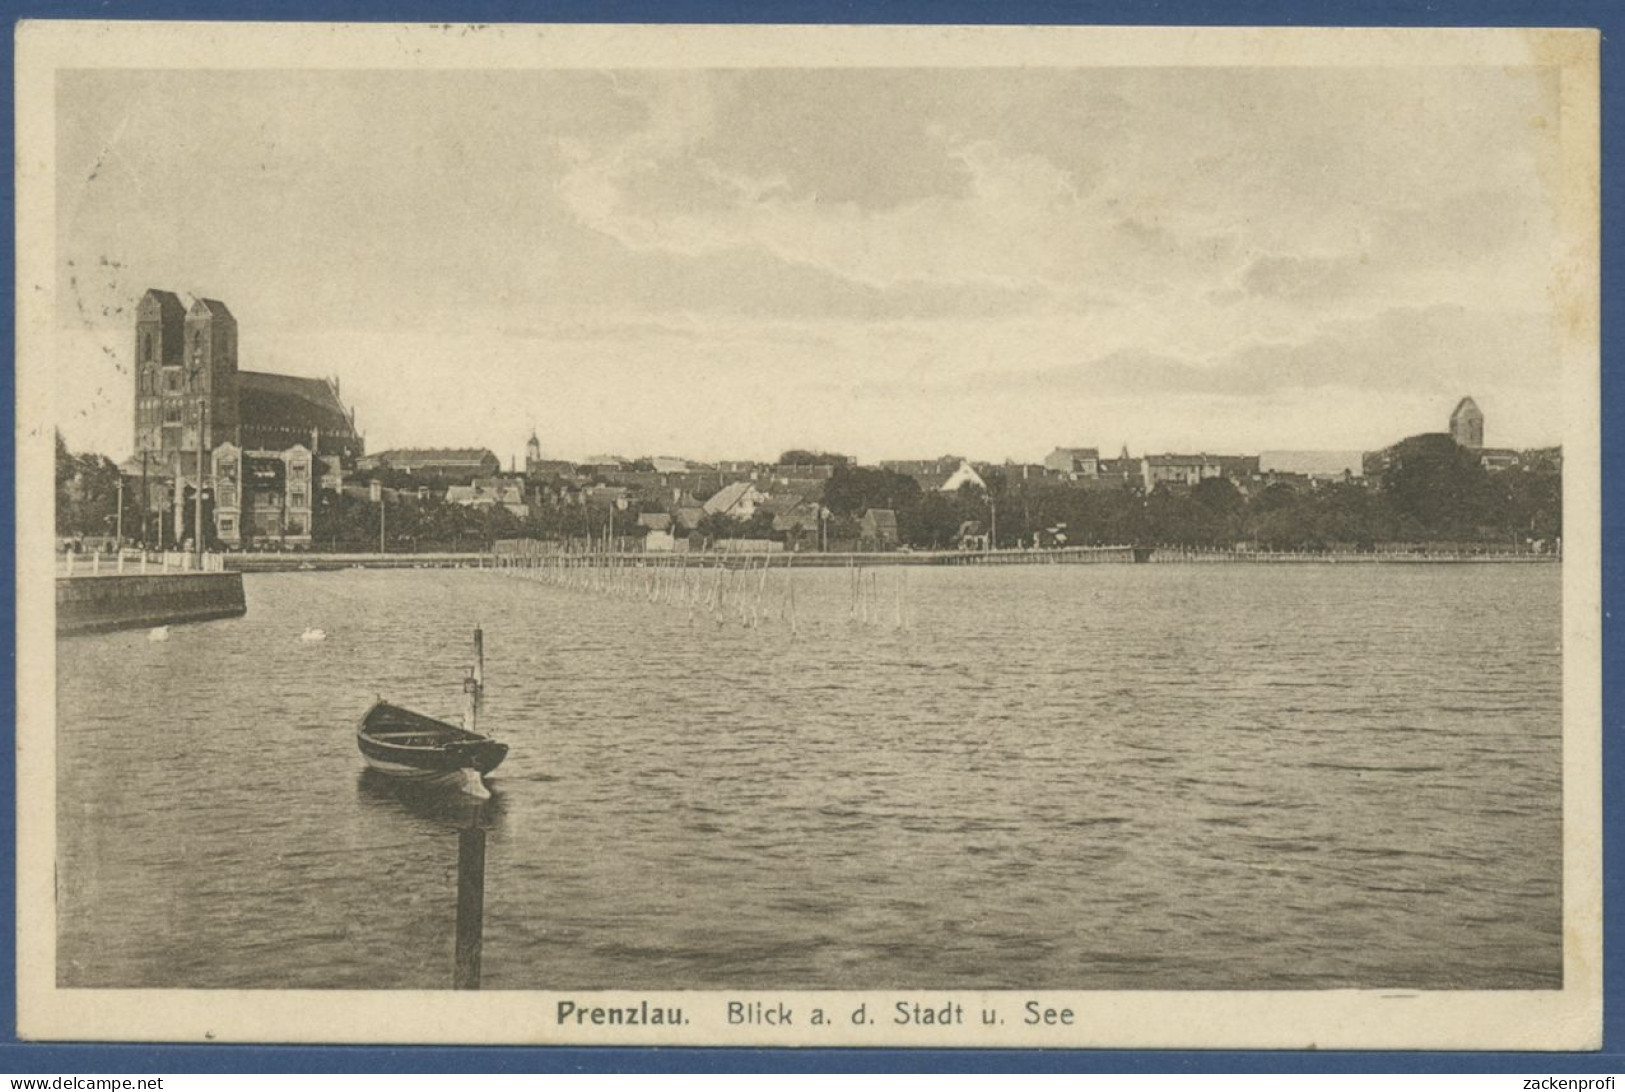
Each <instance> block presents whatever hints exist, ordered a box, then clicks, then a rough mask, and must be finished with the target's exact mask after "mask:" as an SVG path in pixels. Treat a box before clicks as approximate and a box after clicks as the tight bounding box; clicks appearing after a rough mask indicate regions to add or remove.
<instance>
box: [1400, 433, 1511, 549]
mask: <svg viewBox="0 0 1625 1092" xmlns="http://www.w3.org/2000/svg"><path fill="white" fill-rule="evenodd" d="M1489 485H1490V483H1489V472H1488V471H1486V470H1485V469H1484V467H1483V466H1482V465H1481V464H1480V463H1479V461H1478V457H1477V456H1476V455H1475V454H1473V453H1472V452H1471V451H1468V450H1467V449H1465V448H1463V447H1461V446H1460V445H1458V444H1457V443H1456V441H1455V440H1453V439H1451V438H1450V437H1449V436H1446V435H1444V434H1442V433H1427V434H1424V435H1421V436H1412V437H1410V438H1409V439H1406V440H1401V441H1400V442H1399V444H1398V445H1396V447H1395V449H1394V454H1393V458H1392V459H1391V460H1390V463H1389V466H1388V469H1387V471H1386V472H1384V474H1383V478H1382V491H1383V496H1384V497H1386V498H1387V503H1388V506H1389V508H1390V509H1391V510H1392V511H1393V513H1394V515H1395V516H1397V517H1399V518H1400V519H1405V520H1410V521H1413V522H1414V523H1415V524H1416V525H1417V526H1419V527H1421V528H1422V529H1423V530H1424V532H1425V533H1428V534H1429V535H1431V536H1437V537H1447V538H1459V537H1469V536H1474V535H1475V532H1476V531H1477V530H1478V529H1479V527H1480V525H1482V524H1484V523H1486V522H1489V523H1494V522H1496V518H1495V517H1496V515H1497V513H1494V512H1493V504H1492V502H1491V495H1492V491H1491V489H1490V488H1489Z"/></svg>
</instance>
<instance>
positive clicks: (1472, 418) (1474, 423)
mask: <svg viewBox="0 0 1625 1092" xmlns="http://www.w3.org/2000/svg"><path fill="white" fill-rule="evenodd" d="M1450 438H1451V439H1452V440H1455V441H1456V443H1458V444H1460V445H1461V446H1462V447H1465V448H1471V449H1473V450H1475V451H1476V450H1477V449H1479V448H1481V447H1483V446H1484V413H1483V411H1482V410H1480V409H1479V408H1478V403H1477V402H1474V401H1473V400H1472V398H1470V397H1468V398H1463V399H1462V400H1461V401H1460V402H1458V403H1456V409H1455V411H1454V412H1453V413H1451V414H1450Z"/></svg>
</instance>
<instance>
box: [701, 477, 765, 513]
mask: <svg viewBox="0 0 1625 1092" xmlns="http://www.w3.org/2000/svg"><path fill="white" fill-rule="evenodd" d="M765 500H767V494H766V493H764V492H762V491H761V490H760V489H757V488H756V486H755V485H753V484H752V483H750V482H733V483H732V484H730V485H725V486H723V487H722V488H721V489H719V490H717V491H716V492H715V493H713V494H712V495H711V498H710V499H709V500H707V501H706V502H705V505H704V508H705V511H706V513H707V514H708V515H713V516H732V517H733V518H734V519H750V517H752V516H754V515H755V514H756V506H757V505H759V504H761V503H762V502H763V501H765Z"/></svg>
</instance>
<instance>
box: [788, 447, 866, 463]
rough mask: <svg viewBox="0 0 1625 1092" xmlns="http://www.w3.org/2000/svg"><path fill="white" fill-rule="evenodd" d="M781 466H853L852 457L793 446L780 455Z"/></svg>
mask: <svg viewBox="0 0 1625 1092" xmlns="http://www.w3.org/2000/svg"><path fill="white" fill-rule="evenodd" d="M779 465H780V466H851V465H852V458H851V457H850V456H847V455H837V454H835V453H834V452H832V451H806V450H804V449H802V448H799V447H797V448H791V449H790V450H789V451H786V452H784V453H783V454H781V455H780V456H779Z"/></svg>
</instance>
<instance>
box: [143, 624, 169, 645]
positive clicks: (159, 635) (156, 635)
mask: <svg viewBox="0 0 1625 1092" xmlns="http://www.w3.org/2000/svg"><path fill="white" fill-rule="evenodd" d="M147 640H149V641H167V640H169V627H168V626H153V627H152V628H151V629H149V630H147Z"/></svg>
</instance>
